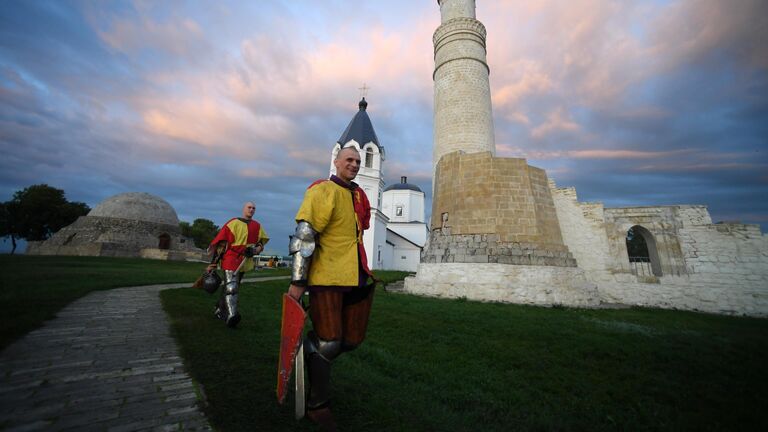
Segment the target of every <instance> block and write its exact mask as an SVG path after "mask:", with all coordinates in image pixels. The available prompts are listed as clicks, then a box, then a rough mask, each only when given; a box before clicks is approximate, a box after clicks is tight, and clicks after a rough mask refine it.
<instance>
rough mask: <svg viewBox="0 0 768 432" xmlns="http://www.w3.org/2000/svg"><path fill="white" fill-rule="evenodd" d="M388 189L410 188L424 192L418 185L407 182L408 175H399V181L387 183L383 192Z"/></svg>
mask: <svg viewBox="0 0 768 432" xmlns="http://www.w3.org/2000/svg"><path fill="white" fill-rule="evenodd" d="M390 190H412V191H416V192H421V193H424V192H423V191H422V190H421V189H420V188H419V187H418V186H416V185H414V184H410V183H408V177H405V176H403V177H400V183H395V184H393V185H389V186H387V187H386V189H384V192H386V191H390Z"/></svg>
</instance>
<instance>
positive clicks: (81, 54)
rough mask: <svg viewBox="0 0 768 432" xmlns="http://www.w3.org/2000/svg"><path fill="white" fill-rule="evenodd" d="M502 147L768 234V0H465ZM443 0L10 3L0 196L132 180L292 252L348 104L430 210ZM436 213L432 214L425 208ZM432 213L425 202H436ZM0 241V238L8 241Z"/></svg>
mask: <svg viewBox="0 0 768 432" xmlns="http://www.w3.org/2000/svg"><path fill="white" fill-rule="evenodd" d="M476 14H477V19H478V20H480V21H481V22H482V23H483V24H484V25H485V26H486V28H487V31H488V38H487V49H488V64H489V67H490V70H491V73H490V85H491V93H492V105H493V112H494V125H495V137H496V149H497V156H500V157H515V158H526V159H527V160H528V163H529V164H530V165H532V166H536V167H539V168H544V169H545V170H546V171H547V174H548V175H549V177H550V178H552V179H553V180H554V181H555V182H556V183H557V185H558V186H559V187H575V188H576V191H577V194H578V197H579V200H580V201H589V202H595V201H599V202H602V203H603V204H604V205H605V206H606V207H630V206H648V205H651V206H653V205H677V204H696V205H706V206H707V207H708V209H709V212H710V214H711V216H712V219H713V221H714V222H718V221H741V222H743V223H756V224H760V225H761V227H762V230H763V232H764V233H765V232H766V231H767V230H766V229H767V228H768V155H767V154H766V153H767V152H768V2H766V1H764V0H732V1H723V0H676V1H674V0H670V1H664V0H655V1H651V0H648V1H630V0H626V1H620V0H569V1H564V0H542V1H530V0H519V1H516V0H506V1H504V0H494V1H491V0H477V10H476ZM439 25H440V12H439V8H438V5H437V2H436V1H434V0H421V1H413V0H407V1H406V0H390V1H386V2H382V1H362V0H360V1H340V0H338V1H323V2H318V1H309V0H286V1H277V0H275V1H257V2H256V1H221V0H219V1H216V2H211V1H199V2H181V1H139V0H137V1H75V0H56V1H44V0H35V1H22V0H6V1H2V2H0V150H2V156H1V157H0V201H7V200H9V199H11V197H12V195H13V193H14V192H16V191H18V190H21V189H23V188H25V187H28V186H30V185H33V184H40V183H46V184H48V185H51V186H54V187H57V188H59V189H63V190H64V191H65V192H66V197H67V199H68V200H70V201H80V202H85V203H86V204H88V205H89V206H91V207H94V206H96V205H97V204H98V203H100V202H101V201H103V200H104V199H106V198H107V197H110V196H112V195H115V194H118V193H123V192H148V193H151V194H154V195H157V196H160V197H162V198H163V199H165V200H166V201H168V202H169V203H170V204H171V205H172V206H173V207H174V208H175V209H176V212H177V213H178V215H179V218H180V220H182V221H188V222H191V221H193V220H194V219H196V218H206V219H210V220H212V221H214V223H216V224H217V225H222V224H223V223H225V222H226V221H227V220H228V219H229V218H231V217H234V216H238V215H239V214H240V210H241V207H242V204H243V202H245V201H249V200H253V201H255V202H256V207H257V210H256V215H255V218H256V219H257V220H259V221H260V222H261V223H262V224H263V226H264V227H265V229H266V230H267V232H268V233H269V234H270V237H272V241H271V243H270V244H269V245H268V247H267V252H270V251H271V252H274V253H286V252H287V243H288V235H289V234H290V233H292V232H293V229H294V227H295V223H294V221H293V217H294V215H295V213H296V210H297V209H298V207H299V204H300V202H301V198H302V196H303V192H304V190H305V189H306V187H307V186H308V185H309V184H310V183H311V182H312V181H313V180H315V179H318V178H323V177H327V176H328V171H329V167H330V160H331V150H332V148H333V145H334V144H335V142H336V140H337V139H338V138H339V137H340V136H341V134H342V132H343V131H344V129H345V128H346V126H347V124H348V123H349V121H350V120H351V119H352V117H353V116H354V115H355V113H356V112H357V109H358V107H357V104H358V101H359V100H360V96H361V93H360V90H359V89H360V88H361V87H362V86H363V84H365V86H366V87H369V88H370V89H369V90H368V91H367V96H366V100H367V101H368V103H369V105H368V114H369V116H370V118H371V121H372V122H373V125H374V128H375V130H376V134H377V136H378V138H379V141H380V144H382V145H383V146H384V148H385V151H386V160H385V161H384V166H383V170H384V176H385V182H386V184H387V185H390V184H393V183H397V182H399V179H400V176H407V177H408V182H409V183H413V184H416V185H418V186H419V187H420V188H421V189H422V190H423V191H425V192H426V193H427V209H429V208H430V207H431V166H432V165H431V158H432V105H433V104H432V98H433V89H432V84H433V83H432V72H433V68H434V62H433V46H432V34H433V32H434V31H435V29H436V28H437V27H438V26H439ZM427 211H429V210H427ZM428 216H429V215H428V214H427V217H428ZM9 249H10V241H7V240H6V241H0V251H7V250H9Z"/></svg>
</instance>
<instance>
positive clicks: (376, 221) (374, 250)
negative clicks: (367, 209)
mask: <svg viewBox="0 0 768 432" xmlns="http://www.w3.org/2000/svg"><path fill="white" fill-rule="evenodd" d="M386 241H387V217H386V216H384V214H383V213H381V212H380V211H378V210H374V209H371V221H370V227H369V228H368V229H367V230H365V231H363V246H364V247H365V254H366V255H367V256H368V267H370V268H371V269H372V270H374V269H383V268H384V257H383V256H384V249H385V243H386Z"/></svg>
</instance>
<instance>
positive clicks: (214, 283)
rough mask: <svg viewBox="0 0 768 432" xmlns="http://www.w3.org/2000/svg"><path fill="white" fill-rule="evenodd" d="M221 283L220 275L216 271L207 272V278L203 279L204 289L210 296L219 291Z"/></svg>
mask: <svg viewBox="0 0 768 432" xmlns="http://www.w3.org/2000/svg"><path fill="white" fill-rule="evenodd" d="M221 282H222V281H221V276H219V273H218V272H216V270H211V271H209V272H206V274H205V277H204V278H203V289H204V290H205V291H206V292H208V294H213V293H215V292H216V290H218V289H219V287H220V286H221Z"/></svg>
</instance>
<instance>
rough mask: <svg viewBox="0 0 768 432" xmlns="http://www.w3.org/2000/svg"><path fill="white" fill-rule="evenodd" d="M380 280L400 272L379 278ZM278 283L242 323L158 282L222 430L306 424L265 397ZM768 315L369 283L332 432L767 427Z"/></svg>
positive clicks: (250, 303) (337, 369)
mask: <svg viewBox="0 0 768 432" xmlns="http://www.w3.org/2000/svg"><path fill="white" fill-rule="evenodd" d="M385 277H388V278H397V277H402V275H398V274H386V275H385ZM286 287H287V283H286V281H273V282H261V283H258V284H246V285H245V286H244V287H243V289H242V295H241V296H240V305H241V306H240V308H241V312H242V314H243V320H242V321H241V323H240V326H239V327H238V328H237V329H235V330H231V329H228V328H226V327H225V326H224V325H223V323H222V322H221V321H217V320H215V319H214V318H213V317H212V306H213V303H214V301H215V298H214V297H213V296H210V295H208V294H206V293H205V292H202V291H195V290H191V289H178V290H166V291H164V292H162V294H161V298H162V301H163V304H164V307H165V308H166V310H167V311H168V312H169V314H170V317H171V321H172V326H173V329H174V334H175V336H176V338H177V340H178V341H179V342H180V345H181V350H182V353H183V354H182V355H183V356H184V359H185V362H186V364H187V366H188V368H189V369H190V371H191V373H192V375H193V376H194V377H195V379H196V380H197V381H198V382H199V383H201V384H202V385H203V387H204V390H205V393H206V395H207V397H208V406H207V407H206V412H207V414H208V416H209V419H210V420H211V422H212V424H213V425H214V426H215V427H216V428H217V429H219V430H221V431H241V430H242V431H246V430H248V431H252V430H264V431H294V430H315V428H314V427H313V426H312V425H311V424H310V423H309V422H308V421H307V420H303V421H301V422H298V423H297V422H296V421H295V420H294V419H293V408H292V397H293V395H289V402H290V403H288V404H286V405H285V406H279V405H277V403H276V401H275V384H276V367H277V349H278V346H279V336H280V335H279V327H280V322H279V314H280V301H281V294H282V293H283V292H284V291H285V290H286ZM766 365H768V320H765V319H750V318H738V317H724V316H715V315H707V314H699V313H690V312H679V311H666V310H654V309H639V308H634V309H624V310H584V309H569V308H542V307H529V306H517V305H505V304H493V303H477V302H470V301H462V300H440V299H430V298H420V297H415V296H410V295H404V294H396V293H387V292H385V291H383V290H381V289H379V290H378V291H377V293H376V298H375V300H374V304H373V312H372V316H371V323H370V326H369V332H368V337H367V340H366V341H365V342H364V343H363V345H362V346H361V347H360V348H359V349H358V350H356V351H353V352H351V353H346V354H344V355H342V356H341V357H339V358H338V359H337V360H336V361H335V362H334V373H333V387H334V394H335V397H334V400H333V406H334V411H335V413H336V417H337V421H338V423H339V426H340V429H341V430H342V431H474V430H483V431H486V430H488V431H510V430H545V431H549V430H564V431H570V430H573V431H594V430H627V431H639V430H689V431H698V430H768V418H767V417H766V416H765V414H764V412H763V410H764V409H765V407H767V406H768V367H766Z"/></svg>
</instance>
